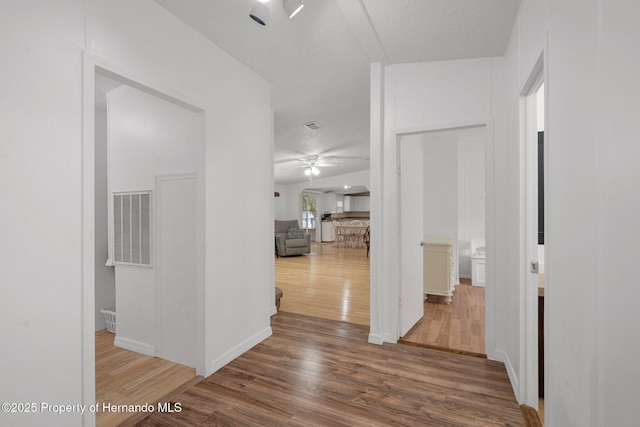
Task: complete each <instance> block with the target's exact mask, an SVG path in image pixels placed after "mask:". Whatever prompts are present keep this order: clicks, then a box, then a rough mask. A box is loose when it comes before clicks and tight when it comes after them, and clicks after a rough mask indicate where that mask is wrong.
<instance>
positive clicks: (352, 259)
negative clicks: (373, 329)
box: [275, 244, 369, 325]
mask: <svg viewBox="0 0 640 427" xmlns="http://www.w3.org/2000/svg"><path fill="white" fill-rule="evenodd" d="M275 273H276V286H278V287H279V288H280V289H282V291H283V292H284V297H283V298H282V300H281V302H280V303H281V306H280V311H283V312H288V313H297V314H304V315H307V316H314V317H320V318H323V319H331V320H338V321H343V322H349V323H356V324H359V325H368V324H369V258H367V252H366V249H354V248H338V247H336V245H335V244H312V245H311V254H309V255H303V256H296V257H280V258H276V260H275Z"/></svg>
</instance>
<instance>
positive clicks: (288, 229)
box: [275, 219, 311, 256]
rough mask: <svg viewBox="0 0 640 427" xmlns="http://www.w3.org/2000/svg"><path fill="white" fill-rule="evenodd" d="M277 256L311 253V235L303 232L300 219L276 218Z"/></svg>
mask: <svg viewBox="0 0 640 427" xmlns="http://www.w3.org/2000/svg"><path fill="white" fill-rule="evenodd" d="M275 239H276V256H292V255H303V254H310V253H311V236H310V235H309V234H303V232H302V230H300V225H299V224H298V220H296V219H292V220H287V221H281V220H275Z"/></svg>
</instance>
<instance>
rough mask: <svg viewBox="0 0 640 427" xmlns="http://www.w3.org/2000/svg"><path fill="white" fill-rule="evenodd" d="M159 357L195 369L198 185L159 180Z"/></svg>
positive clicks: (182, 180) (192, 180)
mask: <svg viewBox="0 0 640 427" xmlns="http://www.w3.org/2000/svg"><path fill="white" fill-rule="evenodd" d="M156 188H157V194H158V196H157V197H158V201H157V206H158V209H157V212H158V214H157V218H158V233H157V238H158V240H159V242H158V245H157V247H158V252H159V253H158V256H157V259H158V266H157V268H158V271H157V274H158V276H157V284H158V313H157V315H158V331H157V336H158V345H157V355H158V357H160V358H162V359H166V360H170V361H172V362H176V363H180V364H182V365H185V366H190V367H195V362H196V358H195V352H196V318H195V312H196V180H195V177H193V176H177V177H163V178H159V179H158V180H157V185H156Z"/></svg>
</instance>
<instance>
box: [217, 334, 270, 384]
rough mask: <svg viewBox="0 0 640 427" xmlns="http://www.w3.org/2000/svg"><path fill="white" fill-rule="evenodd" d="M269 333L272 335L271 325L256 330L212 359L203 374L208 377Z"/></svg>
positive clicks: (258, 342)
mask: <svg viewBox="0 0 640 427" xmlns="http://www.w3.org/2000/svg"><path fill="white" fill-rule="evenodd" d="M271 335H273V332H272V330H271V327H268V328H266V329H264V330H262V331H260V332H258V333H257V334H255V335H254V336H252V337H250V338H248V339H246V340H244V341H243V342H241V343H240V344H238V345H237V346H235V347H233V348H232V349H230V350H228V351H226V352H224V353H223V354H222V355H221V356H220V357H217V358H215V359H213V360H212V361H211V363H209V372H207V373H206V375H205V376H207V377H208V376H209V375H211V374H213V373H214V372H216V371H217V370H218V369H221V368H223V367H224V366H225V365H226V364H227V363H229V362H231V361H233V359H235V358H236V357H239V356H241V355H242V354H244V353H245V352H247V351H249V350H251V348H252V347H254V346H255V345H257V344H260V343H261V342H262V341H264V340H265V339H267V338H269V337H270V336H271Z"/></svg>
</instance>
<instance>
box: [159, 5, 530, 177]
mask: <svg viewBox="0 0 640 427" xmlns="http://www.w3.org/2000/svg"><path fill="white" fill-rule="evenodd" d="M154 1H155V2H156V3H158V4H159V5H160V6H162V7H164V8H165V9H167V10H168V11H169V12H171V13H173V14H174V15H175V16H177V17H178V18H179V19H181V20H182V21H183V22H185V23H186V24H188V25H189V26H191V27H192V28H194V29H195V30H196V31H198V32H200V33H201V34H202V35H203V36H205V37H207V38H208V39H210V40H212V41H213V42H214V43H216V44H217V45H218V46H220V47H221V48H222V49H223V50H225V51H226V52H228V53H229V54H230V55H232V56H233V57H235V58H237V59H238V60H239V61H240V62H242V63H243V64H245V65H246V66H248V67H249V68H251V69H252V70H254V71H255V72H256V73H257V74H259V75H260V76H262V77H264V78H265V79H266V80H268V81H269V82H271V85H272V106H273V109H274V113H275V141H274V144H275V151H274V162H275V166H274V173H275V182H276V183H277V184H291V183H296V182H303V181H305V180H306V177H305V175H304V173H303V172H304V166H305V164H304V162H303V160H302V159H304V158H305V156H309V155H318V156H319V158H320V160H323V159H324V160H325V163H327V164H330V165H327V167H319V169H320V173H321V174H320V176H319V178H323V177H328V176H336V175H342V174H345V173H349V172H356V171H360V170H366V169H368V168H369V64H370V62H375V61H381V62H383V63H386V64H393V63H403V62H420V61H437V60H448V59H462V58H475V57H487V56H500V55H502V54H504V51H505V48H506V44H507V42H508V39H509V35H510V32H511V28H512V27H513V22H514V19H515V16H516V14H517V11H518V8H519V5H520V1H519V0H302V2H303V3H304V5H305V6H304V8H303V9H302V11H301V12H300V13H299V14H298V15H296V16H295V17H294V18H293V19H291V20H289V19H288V18H287V17H286V16H285V14H284V11H283V10H282V2H281V0H270V1H269V2H268V3H266V6H267V7H268V10H269V21H268V22H267V25H266V26H264V27H263V26H260V25H258V24H257V23H255V22H254V21H253V20H251V19H250V18H249V10H250V9H251V6H252V5H253V3H254V0H154ZM311 121H316V122H318V123H319V124H320V126H321V128H320V129H319V130H316V131H310V130H308V129H306V128H305V127H304V126H303V124H305V123H308V122H311ZM329 166H331V167H329Z"/></svg>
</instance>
